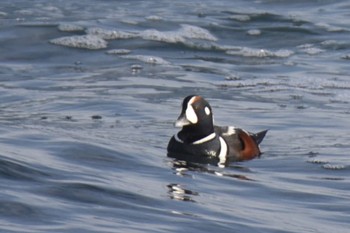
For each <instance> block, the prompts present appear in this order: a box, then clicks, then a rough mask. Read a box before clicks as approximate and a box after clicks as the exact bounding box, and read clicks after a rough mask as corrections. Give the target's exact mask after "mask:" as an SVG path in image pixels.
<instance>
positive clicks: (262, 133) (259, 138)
mask: <svg viewBox="0 0 350 233" xmlns="http://www.w3.org/2000/svg"><path fill="white" fill-rule="evenodd" d="M267 131H268V129H266V130H263V131H260V132H258V133H255V134H252V136H253V138H254V139H255V141H256V143H257V144H258V145H259V144H260V143H261V142H262V140H263V139H264V137H265V135H266V133H267Z"/></svg>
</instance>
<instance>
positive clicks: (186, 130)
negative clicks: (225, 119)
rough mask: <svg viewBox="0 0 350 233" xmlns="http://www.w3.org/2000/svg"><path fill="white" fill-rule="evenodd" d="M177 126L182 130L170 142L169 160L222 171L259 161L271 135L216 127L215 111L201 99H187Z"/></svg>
mask: <svg viewBox="0 0 350 233" xmlns="http://www.w3.org/2000/svg"><path fill="white" fill-rule="evenodd" d="M174 126H175V127H179V128H181V130H180V131H179V132H177V133H176V134H174V135H173V136H172V137H171V138H170V140H169V143H168V146H167V151H168V157H172V158H175V159H178V160H182V161H188V162H196V163H206V164H214V165H217V166H219V167H225V166H228V165H229V164H230V163H231V162H240V161H247V160H252V159H254V158H258V157H260V156H261V154H262V152H261V150H260V147H259V145H260V143H261V142H262V140H263V139H264V137H265V135H266V133H267V131H268V130H263V131H260V132H258V133H251V132H248V131H246V130H244V129H242V128H237V127H234V126H217V125H214V120H213V111H212V108H211V106H210V104H209V103H208V101H206V100H205V99H204V98H203V97H202V96H199V95H189V96H187V97H185V98H184V100H183V102H182V110H181V113H180V116H179V117H178V118H177V120H176V121H175V123H174Z"/></svg>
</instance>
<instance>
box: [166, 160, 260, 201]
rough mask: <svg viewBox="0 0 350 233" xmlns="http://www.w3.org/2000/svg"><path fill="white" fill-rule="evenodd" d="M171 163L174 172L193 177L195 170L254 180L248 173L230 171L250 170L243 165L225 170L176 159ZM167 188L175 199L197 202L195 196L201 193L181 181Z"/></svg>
mask: <svg viewBox="0 0 350 233" xmlns="http://www.w3.org/2000/svg"><path fill="white" fill-rule="evenodd" d="M171 165H172V169H173V170H174V174H176V175H178V176H182V177H190V178H192V173H193V172H200V173H209V174H213V175H216V176H220V177H231V178H235V179H239V180H245V181H254V180H253V179H251V178H249V177H248V176H246V175H242V174H232V173H230V171H232V170H233V169H235V170H240V171H242V172H249V169H248V168H246V167H243V166H237V165H234V166H230V167H227V168H226V169H227V170H224V169H221V168H218V167H214V166H210V165H204V164H197V163H191V162H187V161H183V160H176V159H174V160H173V161H172V162H171ZM167 188H168V194H169V197H170V198H171V199H175V200H180V201H190V202H196V201H195V199H194V197H195V196H199V195H200V194H199V192H196V191H193V190H191V187H185V185H182V184H179V183H170V184H168V185H167Z"/></svg>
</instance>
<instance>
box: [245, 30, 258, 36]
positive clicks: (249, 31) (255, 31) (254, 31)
mask: <svg viewBox="0 0 350 233" xmlns="http://www.w3.org/2000/svg"><path fill="white" fill-rule="evenodd" d="M247 34H248V35H250V36H260V35H261V31H260V30H259V29H250V30H248V31H247Z"/></svg>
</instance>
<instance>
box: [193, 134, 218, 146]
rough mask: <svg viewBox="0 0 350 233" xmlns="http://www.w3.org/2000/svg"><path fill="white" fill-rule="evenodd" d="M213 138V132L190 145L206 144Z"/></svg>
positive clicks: (214, 135)
mask: <svg viewBox="0 0 350 233" xmlns="http://www.w3.org/2000/svg"><path fill="white" fill-rule="evenodd" d="M215 137H216V133H215V132H214V133H211V134H209V135H208V136H206V137H204V138H202V139H199V140H197V141H194V142H193V143H192V144H202V143H204V142H207V141H210V140H212V139H214V138H215Z"/></svg>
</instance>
